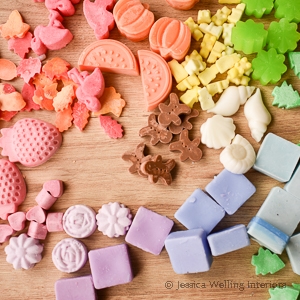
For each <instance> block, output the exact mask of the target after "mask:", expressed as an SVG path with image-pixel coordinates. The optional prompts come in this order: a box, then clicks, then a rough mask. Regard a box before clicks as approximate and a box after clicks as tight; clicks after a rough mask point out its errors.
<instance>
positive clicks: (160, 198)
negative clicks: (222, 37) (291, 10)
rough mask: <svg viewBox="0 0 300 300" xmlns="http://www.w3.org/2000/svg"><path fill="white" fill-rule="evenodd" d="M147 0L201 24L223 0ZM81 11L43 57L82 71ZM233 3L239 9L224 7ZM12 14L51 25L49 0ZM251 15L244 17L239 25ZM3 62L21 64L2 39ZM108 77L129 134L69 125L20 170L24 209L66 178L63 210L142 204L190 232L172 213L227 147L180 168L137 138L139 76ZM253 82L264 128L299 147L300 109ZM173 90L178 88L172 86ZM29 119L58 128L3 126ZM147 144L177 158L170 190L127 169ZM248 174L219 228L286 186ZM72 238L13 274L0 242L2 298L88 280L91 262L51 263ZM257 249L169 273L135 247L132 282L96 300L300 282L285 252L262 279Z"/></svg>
mask: <svg viewBox="0 0 300 300" xmlns="http://www.w3.org/2000/svg"><path fill="white" fill-rule="evenodd" d="M148 3H149V4H150V9H151V10H152V11H153V13H154V14H155V18H156V19H158V18H160V17H163V16H168V17H174V18H177V19H179V20H182V21H185V20H186V19H187V18H188V17H189V16H191V17H193V18H194V20H196V19H197V12H198V10H200V9H201V10H202V9H209V10H211V12H212V14H214V13H215V12H216V11H217V9H219V8H222V6H223V5H221V4H219V3H218V1H217V0H200V2H199V3H198V4H197V5H196V6H195V7H194V8H193V9H192V10H190V11H178V10H175V9H173V8H171V7H170V6H169V5H168V4H167V3H166V1H165V0H149V1H148ZM75 7H76V13H75V15H74V16H71V17H66V18H65V20H64V23H63V24H64V25H65V26H66V27H67V28H69V29H70V30H71V32H72V33H73V35H74V39H73V41H72V42H71V43H70V44H69V45H68V46H67V47H65V48H64V49H62V50H60V51H49V52H48V54H47V59H50V58H53V57H56V56H59V57H61V58H63V59H65V60H67V61H68V62H69V63H70V64H71V65H72V67H77V60H78V57H79V55H80V53H81V52H82V50H83V49H84V48H85V47H86V46H88V45H89V44H90V43H91V42H93V41H95V40H96V38H95V36H94V33H93V31H92V29H91V28H90V27H89V26H88V24H87V22H86V19H85V17H84V15H83V11H82V1H81V2H80V3H79V4H77V5H75ZM228 7H230V8H232V7H234V6H233V5H228ZM14 9H17V10H18V11H19V12H20V13H21V14H22V16H23V18H24V21H25V22H26V23H28V24H30V26H31V30H32V31H33V29H34V28H35V27H36V26H37V25H39V24H43V25H47V23H48V11H47V9H46V8H45V5H44V3H35V2H33V0H1V1H0V24H2V23H4V22H6V20H7V18H8V16H9V14H10V12H11V11H12V10H14ZM247 18H248V17H246V16H244V17H243V20H246V19H247ZM272 20H275V19H274V15H273V13H272V14H270V15H268V16H266V17H263V18H262V19H260V20H256V21H257V22H263V23H264V25H265V28H266V29H267V28H268V26H269V23H270V22H271V21H272ZM110 37H111V38H113V39H117V40H119V41H121V42H123V43H125V44H126V45H127V46H128V47H129V48H130V49H131V50H132V52H133V53H134V54H135V55H136V53H137V50H139V49H149V43H148V41H147V40H145V41H142V42H138V43H134V42H131V41H129V40H127V39H126V38H124V37H122V36H121V35H120V34H119V32H118V30H117V28H114V29H113V30H112V31H111V34H110ZM192 49H199V42H193V43H192V47H191V50H192ZM298 49H299V48H298ZM298 51H299V50H298ZM32 56H34V54H32ZM0 57H2V58H8V59H11V60H12V61H14V62H15V63H16V64H18V63H19V61H20V58H19V57H18V56H17V55H16V54H14V53H13V52H11V51H9V50H8V47H7V41H6V40H4V39H2V38H1V39H0ZM252 58H253V56H250V57H249V59H250V60H251V59H252ZM286 64H287V66H288V71H287V72H286V73H285V74H284V75H283V77H282V79H281V80H280V82H278V84H277V85H280V84H281V83H282V82H283V81H284V80H287V82H288V83H289V84H292V85H293V87H294V89H296V90H298V91H300V84H299V79H298V78H297V77H296V76H295V74H294V72H293V71H292V70H291V69H290V68H289V64H288V61H287V60H286ZM104 77H105V82H106V86H107V87H108V86H114V87H115V88H116V90H117V91H118V92H119V93H120V94H121V95H122V97H123V99H125V100H126V102H127V105H126V107H125V109H124V111H123V114H122V116H121V117H120V118H118V121H119V122H120V123H121V124H122V125H123V128H124V132H125V135H124V137H123V138H122V139H117V140H114V139H110V138H109V137H108V136H107V135H106V134H105V133H104V131H103V130H102V129H101V127H100V124H99V119H98V118H91V119H90V121H89V124H88V126H87V127H86V129H85V130H84V131H83V132H80V131H79V130H77V129H76V128H75V127H72V128H71V129H70V130H68V131H67V132H64V133H63V144H62V147H61V149H60V150H59V151H58V152H57V153H56V155H55V156H54V157H53V158H51V160H49V161H48V162H47V163H45V164H43V165H42V166H39V167H35V168H26V167H24V166H22V165H20V164H18V166H19V168H20V169H21V171H22V173H23V174H24V176H25V180H26V184H27V188H28V194H27V197H26V200H25V202H24V203H23V204H22V205H21V206H20V210H22V211H26V209H28V208H30V207H32V206H34V205H35V204H36V202H35V197H36V195H37V194H38V193H39V191H40V190H41V188H42V185H43V183H44V182H45V181H47V180H51V179H60V180H62V181H63V182H64V185H65V192H64V194H63V196H62V197H61V198H60V199H59V200H58V201H57V202H56V203H55V205H54V206H53V207H52V209H51V211H59V212H64V211H65V210H66V209H67V208H68V207H70V206H72V205H75V204H86V205H89V206H91V207H92V208H93V209H94V210H95V211H98V210H99V208H100V207H101V205H103V204H105V203H108V202H111V201H112V202H114V201H118V202H120V203H124V204H125V205H126V206H128V207H129V208H130V210H131V212H132V213H133V215H135V213H136V211H137V209H138V208H139V207H140V206H142V205H143V206H145V207H146V208H148V209H151V210H153V211H155V212H157V213H159V214H162V215H166V216H167V217H169V218H170V219H172V220H174V222H175V225H174V227H173V231H177V230H184V229H185V228H184V227H183V226H182V225H181V224H179V222H178V221H177V220H175V218H174V213H175V211H176V210H177V209H178V208H179V207H180V206H181V204H182V203H183V202H184V201H185V199H186V198H187V197H188V196H189V195H190V194H191V193H192V192H193V191H194V190H195V189H196V188H202V189H204V188H205V186H206V185H207V184H208V183H209V182H210V181H211V180H212V179H213V177H214V175H216V174H218V173H219V172H220V171H221V170H222V169H223V166H222V164H221V163H220V162H219V154H220V152H221V150H222V149H220V150H214V149H209V148H207V147H206V146H205V145H202V144H201V145H200V147H201V149H202V151H203V158H202V159H201V160H200V161H199V162H195V163H193V162H191V161H186V162H180V161H179V153H178V152H170V151H169V150H168V146H166V145H161V144H159V145H157V146H151V145H150V143H149V139H148V138H141V137H139V130H140V128H142V127H144V126H146V125H147V117H148V115H149V112H146V109H145V102H144V99H143V90H142V83H141V78H140V77H129V76H125V75H113V74H108V73H105V74H104ZM12 84H14V85H15V86H16V88H17V89H18V90H20V89H21V87H22V84H23V82H22V80H20V79H16V80H14V81H13V82H12ZM251 84H252V85H254V86H257V87H260V88H261V91H262V95H263V99H264V103H265V105H266V106H267V108H268V109H269V111H270V113H271V115H272V118H273V119H272V123H271V124H270V126H269V127H268V132H273V133H275V134H277V135H279V136H281V137H283V138H285V139H287V140H289V141H291V142H293V143H298V142H299V141H300V130H299V123H300V115H299V112H300V110H299V108H297V109H292V110H283V109H279V108H277V107H274V106H272V101H273V96H272V95H271V93H272V90H273V88H274V87H275V85H267V86H260V85H259V82H257V81H251ZM173 91H174V92H176V89H175V84H174V87H173ZM198 108H199V107H198ZM211 116H212V114H208V113H206V112H204V111H201V112H200V116H199V117H198V118H197V119H193V120H192V122H193V125H194V127H193V129H192V132H191V135H192V137H193V138H195V137H196V136H199V135H200V132H199V128H200V126H201V124H203V123H204V122H205V120H206V119H207V118H208V117H211ZM24 117H33V118H39V119H42V120H45V121H48V122H51V123H53V122H54V120H55V113H54V112H49V111H35V112H30V113H25V112H24V113H19V114H18V115H17V116H16V117H15V118H14V119H13V120H12V121H11V122H4V121H0V127H1V128H3V127H8V126H11V125H13V124H14V123H15V122H16V121H17V120H19V119H21V118H24ZM233 119H234V122H235V125H236V133H239V134H241V135H243V136H244V137H245V138H247V139H248V140H249V141H250V142H251V144H252V145H253V146H254V148H255V150H256V151H257V150H258V149H259V146H260V143H256V142H255V141H254V140H253V138H251V136H250V131H249V128H248V125H247V120H246V119H245V117H244V113H243V108H240V110H239V111H238V113H237V114H235V115H234V116H233ZM142 141H144V142H145V143H146V145H147V150H146V152H147V153H150V154H161V155H162V156H163V158H165V159H169V158H174V159H175V160H176V168H175V170H174V172H173V183H172V184H171V186H164V185H162V184H161V183H157V184H151V183H150V182H149V181H148V180H147V179H145V178H142V177H140V176H138V175H135V174H130V173H129V171H128V168H129V166H130V163H128V162H125V161H123V160H122V159H121V156H122V154H123V153H124V152H125V151H128V150H133V149H134V148H135V146H136V145H137V144H138V143H140V142H142ZM246 176H247V178H248V179H249V180H250V181H251V182H252V183H253V184H254V185H255V187H256V189H257V192H256V193H255V194H254V195H253V196H252V197H251V198H250V199H249V200H248V201H247V202H246V203H245V204H244V205H243V206H242V207H241V208H240V209H239V210H238V211H237V212H236V213H235V214H234V215H232V216H228V215H227V216H225V218H224V219H223V220H222V221H221V222H220V223H219V224H218V225H217V227H216V228H215V230H214V231H216V230H219V229H223V228H226V227H229V226H233V225H236V224H241V223H242V224H245V225H246V224H248V222H249V221H250V219H251V218H252V217H253V216H254V215H255V214H256V212H257V211H258V209H259V208H260V206H261V204H262V203H263V201H264V199H265V198H266V196H267V195H268V193H269V191H270V189H271V188H272V187H275V186H280V187H282V186H283V184H282V183H279V182H277V181H276V180H273V179H271V178H268V177H267V176H265V175H262V174H260V173H258V172H256V171H254V170H250V171H249V172H248V173H247V174H246ZM1 223H5V221H1ZM25 231H26V230H25ZM66 237H67V234H66V233H63V232H61V233H49V234H48V236H47V238H46V240H45V241H43V243H44V252H43V259H42V261H41V262H40V263H38V264H37V265H36V266H35V267H34V268H32V269H30V270H26V271H25V270H18V271H16V270H14V269H13V267H12V265H10V264H8V263H7V262H6V256H5V253H4V247H5V246H6V245H7V243H4V244H2V245H0V282H1V291H0V299H2V300H8V299H12V300H15V299H24V300H29V299H30V300H37V299H47V300H50V299H55V293H54V283H55V281H56V280H58V279H60V278H69V277H75V276H80V275H87V274H90V266H89V263H87V264H86V265H85V267H84V268H83V269H81V270H80V271H79V272H76V273H74V274H64V273H61V272H60V271H58V270H57V269H56V268H55V266H54V265H53V263H52V260H51V252H52V249H53V247H54V246H55V245H56V243H58V242H59V241H60V240H61V239H63V238H66ZM82 241H83V242H84V243H85V244H86V246H87V247H88V249H90V250H91V249H97V248H102V247H107V246H111V245H117V244H120V243H124V237H119V238H113V239H111V238H108V237H106V236H104V235H102V233H100V232H98V231H96V232H95V233H94V234H93V235H92V236H91V237H89V238H86V239H83V240H82ZM258 248H259V245H258V244H257V243H256V242H253V241H251V246H249V247H247V248H244V249H242V250H239V251H235V252H232V253H228V254H225V255H222V256H218V257H215V258H214V261H213V264H212V267H211V270H210V271H208V272H205V273H198V274H187V275H177V274H175V273H174V271H173V269H172V266H171V264H170V261H169V257H168V254H167V252H166V250H165V249H164V250H163V251H162V252H161V254H160V255H159V256H154V255H152V254H149V253H146V252H144V251H142V250H140V249H138V248H136V247H134V246H131V245H129V252H130V257H131V262H132V268H133V273H134V279H133V281H132V282H131V283H129V284H124V285H120V286H115V287H111V288H107V289H103V290H99V291H97V293H98V296H99V299H170V298H172V299H192V298H197V299H207V300H209V299H224V300H225V299H232V298H237V299H268V298H269V294H268V288H269V287H270V286H272V285H276V284H281V285H290V284H291V283H292V282H297V283H300V279H299V277H298V276H297V275H296V274H294V273H293V272H292V269H291V265H290V263H289V260H288V258H287V255H286V253H285V252H284V253H283V254H282V256H281V258H282V259H283V261H284V262H285V263H286V267H285V268H284V269H283V270H281V271H279V272H278V273H276V274H274V275H267V276H256V275H255V270H254V267H253V266H252V265H251V263H250V262H251V256H252V255H253V254H255V253H257V251H258ZM166 282H167V284H166Z"/></svg>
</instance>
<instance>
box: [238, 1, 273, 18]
mask: <svg viewBox="0 0 300 300" xmlns="http://www.w3.org/2000/svg"><path fill="white" fill-rule="evenodd" d="M241 2H242V3H245V4H246V9H245V14H246V15H247V16H255V17H256V18H261V17H262V16H263V15H264V14H269V13H270V12H271V10H272V8H273V6H274V4H273V2H274V0H242V1H241Z"/></svg>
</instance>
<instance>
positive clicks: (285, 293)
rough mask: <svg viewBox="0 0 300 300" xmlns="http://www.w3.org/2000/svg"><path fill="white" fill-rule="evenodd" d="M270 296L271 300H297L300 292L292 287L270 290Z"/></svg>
mask: <svg viewBox="0 0 300 300" xmlns="http://www.w3.org/2000/svg"><path fill="white" fill-rule="evenodd" d="M269 294H270V296H271V298H269V300H283V299H284V300H297V298H298V296H299V291H298V290H296V289H294V288H292V287H289V286H287V287H284V288H279V287H276V288H275V289H269Z"/></svg>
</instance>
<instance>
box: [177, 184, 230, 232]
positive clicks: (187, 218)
mask: <svg viewBox="0 0 300 300" xmlns="http://www.w3.org/2000/svg"><path fill="white" fill-rule="evenodd" d="M174 216H175V218H176V219H177V220H178V221H179V222H180V223H182V224H183V225H184V226H185V227H186V228H187V229H195V228H202V229H203V230H204V231H205V232H206V233H207V234H208V233H210V232H211V231H212V229H213V228H214V227H215V226H216V225H217V224H218V223H219V222H220V221H221V220H222V219H223V217H224V216H225V211H224V209H223V208H222V207H221V206H220V205H218V204H217V203H216V202H215V201H214V200H213V199H211V198H210V197H209V196H208V195H206V194H205V193H204V192H203V191H202V190H201V189H196V190H195V191H194V192H193V193H192V195H191V196H190V197H188V198H187V199H186V201H185V202H184V203H183V204H182V205H181V207H180V208H179V209H178V210H177V211H176V212H175V215H174Z"/></svg>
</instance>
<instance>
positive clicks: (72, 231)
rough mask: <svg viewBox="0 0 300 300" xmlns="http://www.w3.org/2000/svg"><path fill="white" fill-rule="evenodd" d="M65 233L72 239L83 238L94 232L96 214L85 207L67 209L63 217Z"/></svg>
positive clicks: (77, 206) (78, 206) (75, 206)
mask: <svg viewBox="0 0 300 300" xmlns="http://www.w3.org/2000/svg"><path fill="white" fill-rule="evenodd" d="M63 227H64V230H65V232H66V233H67V234H68V235H70V236H72V237H74V238H85V237H88V236H90V235H92V234H93V233H94V231H95V230H96V227H97V224H96V213H95V212H94V210H93V209H92V208H90V207H89V206H86V205H74V206H71V207H69V208H68V209H67V210H66V212H65V213H64V216H63Z"/></svg>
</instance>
